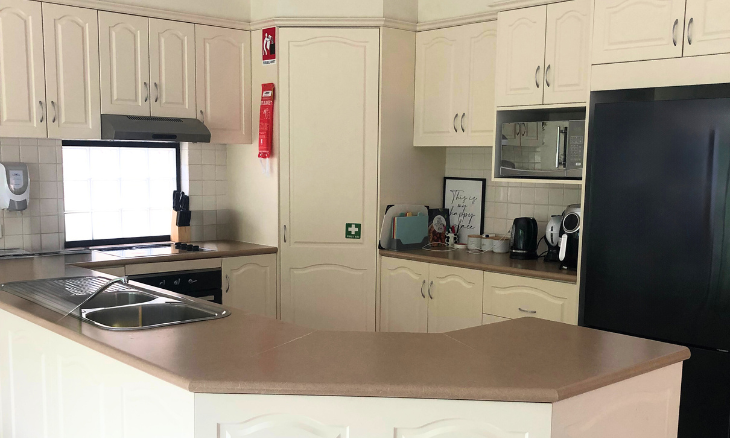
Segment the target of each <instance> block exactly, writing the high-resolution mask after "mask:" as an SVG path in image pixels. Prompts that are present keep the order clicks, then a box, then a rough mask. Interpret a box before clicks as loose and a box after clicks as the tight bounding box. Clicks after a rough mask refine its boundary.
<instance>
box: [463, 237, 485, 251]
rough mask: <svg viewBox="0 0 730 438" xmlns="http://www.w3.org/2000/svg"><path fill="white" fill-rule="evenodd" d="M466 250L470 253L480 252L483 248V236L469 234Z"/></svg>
mask: <svg viewBox="0 0 730 438" xmlns="http://www.w3.org/2000/svg"><path fill="white" fill-rule="evenodd" d="M466 248H467V249H468V250H470V251H478V250H480V249H481V248H482V236H480V235H479V234H469V237H468V238H467V240H466Z"/></svg>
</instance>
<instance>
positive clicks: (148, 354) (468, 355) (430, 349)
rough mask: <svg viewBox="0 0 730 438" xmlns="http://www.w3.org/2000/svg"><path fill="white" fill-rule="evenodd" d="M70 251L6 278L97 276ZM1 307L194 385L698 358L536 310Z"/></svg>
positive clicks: (327, 390) (635, 368) (399, 379)
mask: <svg viewBox="0 0 730 438" xmlns="http://www.w3.org/2000/svg"><path fill="white" fill-rule="evenodd" d="M88 256H89V257H92V258H93V256H92V255H88ZM67 257H69V258H70V259H67ZM67 257H64V256H58V257H44V258H41V259H17V260H2V261H0V282H5V281H9V279H13V280H20V279H24V280H32V279H39V278H51V277H59V276H66V275H69V276H70V275H87V274H88V275H90V274H92V273H91V271H88V270H86V269H83V268H77V267H73V266H69V265H67V263H69V262H73V261H74V260H73V259H74V258H79V257H83V256H67ZM0 309H3V310H6V311H8V312H10V313H12V314H15V315H17V316H19V317H21V318H24V319H26V320H28V321H31V322H33V323H35V324H38V325H39V326H42V327H45V328H46V329H48V330H51V331H53V332H55V333H58V334H60V335H62V336H64V337H66V338H69V339H71V340H74V341H76V342H78V343H80V344H83V345H86V346H88V347H90V348H92V349H94V350H96V351H99V352H100V353H102V354H105V355H108V356H110V357H113V358H115V359H117V360H119V361H121V362H123V363H126V364H128V365H131V366H133V367H135V368H138V369H140V370H142V371H144V372H147V373H149V374H151V375H153V376H156V377H158V378H160V379H163V380H165V381H168V382H170V383H172V384H175V385H177V386H180V387H182V388H184V389H186V390H189V391H193V392H209V393H253V394H306V395H335V396H378V397H410V398H442V399H467V400H502V401H526V402H554V401H557V400H562V399H565V398H569V397H572V396H575V395H578V394H581V393H584V392H587V391H591V390H593V389H597V388H600V387H603V386H606V385H609V384H611V383H615V382H618V381H621V380H624V379H627V378H630V377H633V376H637V375H640V374H643V373H646V372H649V371H653V370H655V369H658V368H662V367H664V366H668V365H671V364H673V363H677V362H680V361H683V360H686V359H687V358H689V350H688V349H686V348H684V347H679V346H674V345H670V344H665V343H661V342H655V341H648V340H643V339H638V338H632V337H628V336H623V335H618V334H612V333H606V332H601V331H596V330H591V329H587V328H582V327H575V326H570V325H566V324H561V323H555V322H549V321H543V320H538V319H533V318H522V319H516V320H512V321H506V322H501V323H497V324H490V325H485V326H481V327H474V328H470V329H466V330H460V331H456V332H451V333H447V334H413V333H363V332H327V331H316V330H311V329H307V328H303V327H299V326H295V325H292V324H288V323H284V322H281V321H276V320H273V319H270V318H265V317H260V316H254V315H247V314H245V313H244V312H242V311H238V310H235V309H232V310H231V311H232V314H231V316H229V317H227V318H223V319H218V320H213V321H205V322H198V323H192V324H182V325H177V326H171V327H163V328H156V329H151V330H138V331H108V330H103V329H100V328H97V327H95V326H92V325H90V324H86V323H82V322H81V321H79V320H76V319H72V318H66V319H64V320H61V321H60V322H59V321H58V314H57V313H55V312H52V311H50V310H48V309H45V308H43V307H40V306H38V305H36V304H34V303H32V302H30V301H27V300H24V299H22V298H19V297H16V296H14V295H11V294H8V293H6V292H1V291H0Z"/></svg>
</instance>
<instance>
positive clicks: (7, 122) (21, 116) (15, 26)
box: [0, 0, 46, 137]
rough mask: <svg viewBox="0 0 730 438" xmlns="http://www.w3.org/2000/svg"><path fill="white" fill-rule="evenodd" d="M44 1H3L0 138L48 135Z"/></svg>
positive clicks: (0, 21) (0, 19) (0, 1)
mask: <svg viewBox="0 0 730 438" xmlns="http://www.w3.org/2000/svg"><path fill="white" fill-rule="evenodd" d="M41 26H42V23H41V4H40V3H38V2H32V1H26V0H0V137H46V119H45V117H46V111H45V105H46V101H45V100H46V97H45V87H44V73H43V30H42V28H41Z"/></svg>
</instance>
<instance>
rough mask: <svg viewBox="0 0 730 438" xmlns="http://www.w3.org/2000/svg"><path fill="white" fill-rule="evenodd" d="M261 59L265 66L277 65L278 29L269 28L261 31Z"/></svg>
mask: <svg viewBox="0 0 730 438" xmlns="http://www.w3.org/2000/svg"><path fill="white" fill-rule="evenodd" d="M261 58H262V59H263V61H264V65H268V64H276V28H275V27H269V28H266V29H263V30H262V31H261Z"/></svg>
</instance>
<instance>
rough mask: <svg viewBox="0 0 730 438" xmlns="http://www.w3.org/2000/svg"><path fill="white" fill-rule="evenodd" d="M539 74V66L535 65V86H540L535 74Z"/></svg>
mask: <svg viewBox="0 0 730 438" xmlns="http://www.w3.org/2000/svg"><path fill="white" fill-rule="evenodd" d="M539 74H540V66H539V65H538V66H537V69H536V70H535V86H536V87H537V88H540V81H539V80H538V79H537V75H539Z"/></svg>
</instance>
